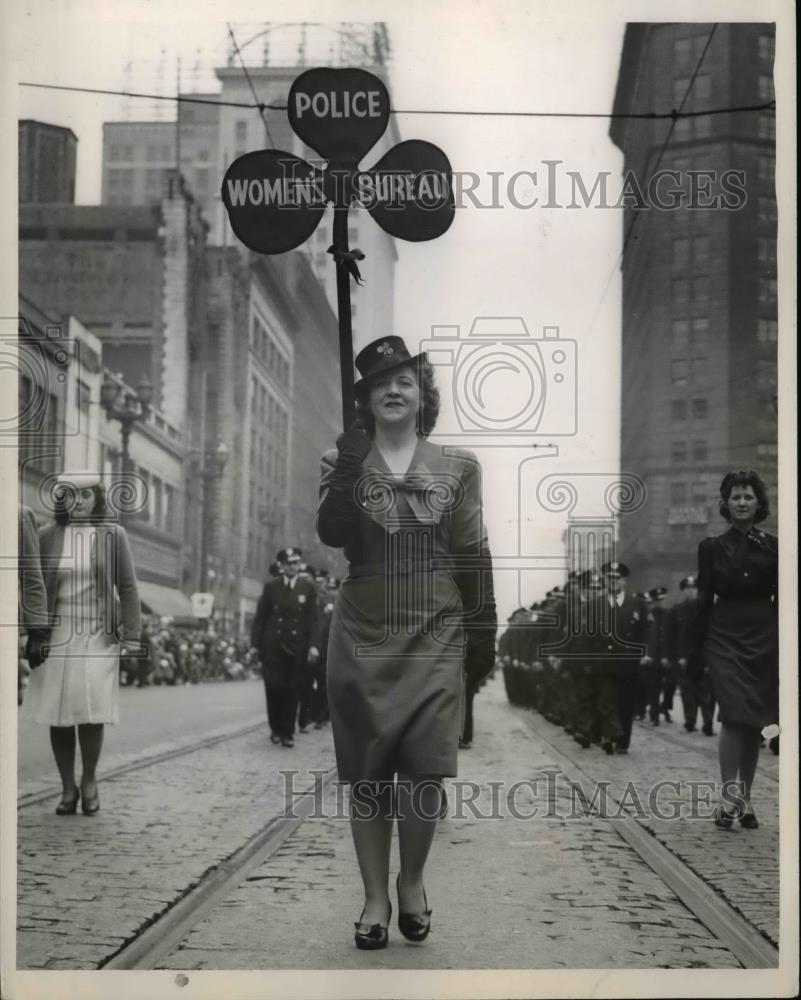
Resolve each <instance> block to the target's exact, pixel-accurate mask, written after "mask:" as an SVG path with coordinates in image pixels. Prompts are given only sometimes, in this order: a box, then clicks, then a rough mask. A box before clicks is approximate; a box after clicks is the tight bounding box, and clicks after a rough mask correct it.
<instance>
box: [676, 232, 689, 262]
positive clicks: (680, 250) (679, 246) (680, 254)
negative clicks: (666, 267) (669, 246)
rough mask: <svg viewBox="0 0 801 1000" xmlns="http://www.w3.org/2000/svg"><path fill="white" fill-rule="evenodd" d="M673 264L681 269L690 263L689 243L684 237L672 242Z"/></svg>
mask: <svg viewBox="0 0 801 1000" xmlns="http://www.w3.org/2000/svg"><path fill="white" fill-rule="evenodd" d="M673 263H674V265H679V266H681V267H685V266H686V265H687V264H689V263H690V241H689V240H688V239H687V238H686V237H684V236H682V237H679V238H678V239H675V240H673Z"/></svg>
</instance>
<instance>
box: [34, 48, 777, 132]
mask: <svg viewBox="0 0 801 1000" xmlns="http://www.w3.org/2000/svg"><path fill="white" fill-rule="evenodd" d="M237 51H238V50H237ZM242 69H243V70H245V73H246V76H247V78H248V82H249V83H250V85H251V91H252V92H253V97H254V101H255V103H253V104H249V103H247V102H245V101H212V100H209V99H208V98H204V97H191V96H189V95H186V94H179V95H169V94H145V93H137V92H134V91H131V90H104V89H101V88H97V87H72V86H67V85H65V84H56V83H32V82H30V81H24V80H21V81H20V83H19V86H20V87H34V88H38V89H41V90H64V91H71V92H73V93H78V94H108V95H110V96H112V97H141V98H143V99H145V100H149V101H175V102H178V103H183V104H218V105H220V106H221V107H226V108H247V109H249V110H257V111H259V112H264V111H286V109H287V105H286V104H267V103H266V102H264V101H260V100H259V99H258V97H257V95H256V93H255V90H254V89H253V84H252V81H251V80H250V77H249V75H248V74H247V70H246V69H245V66H244V65H243V66H242ZM683 103H684V102H682V105H683ZM775 110H776V102H775V101H765V102H763V103H762V104H743V105H738V106H732V107H725V108H707V109H705V110H703V111H683V112H682V111H681V110H676V109H675V108H673V109H671V110H670V111H638V112H611V111H610V112H593V111H586V112H584V111H448V110H434V109H421V108H418V109H406V110H402V109H398V108H393V109H391V110H390V114H393V115H455V116H474V117H485V118H607V119H611V118H632V119H642V120H652V121H657V120H660V119H671V120H673V121H676V120H677V119H679V118H702V117H705V116H707V115H726V114H738V113H745V112H752V111H775ZM265 127H266V122H265ZM270 141H272V140H270Z"/></svg>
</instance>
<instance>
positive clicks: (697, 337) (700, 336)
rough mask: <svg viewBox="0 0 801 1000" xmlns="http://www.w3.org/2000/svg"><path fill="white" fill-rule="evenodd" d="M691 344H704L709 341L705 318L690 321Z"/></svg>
mask: <svg viewBox="0 0 801 1000" xmlns="http://www.w3.org/2000/svg"><path fill="white" fill-rule="evenodd" d="M692 330H693V344H694V345H695V346H698V345H700V344H706V343H707V341H708V340H709V320H708V319H707V317H706V316H696V317H695V319H694V320H693V321H692Z"/></svg>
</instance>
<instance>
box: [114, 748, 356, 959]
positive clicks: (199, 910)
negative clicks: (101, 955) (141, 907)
mask: <svg viewBox="0 0 801 1000" xmlns="http://www.w3.org/2000/svg"><path fill="white" fill-rule="evenodd" d="M336 773H337V771H336V768H335V767H332V768H331V769H330V770H328V771H327V772H326V774H325V776H324V777H323V779H322V781H321V783H320V785H319V788H320V790H321V791H325V790H326V789H327V788H328V787H329V786H330V784H331V782H332V781H333V779H334V777H335V775H336ZM316 794H317V793H316V792H315V794H311V793H310V794H306V795H300V796H299V798H300V801H299V802H298V804H297V805H296V806H295V807H294V813H293V815H289V816H287V815H281V814H279V815H278V816H274V817H272V819H270V820H269V822H268V823H267V824H266V825H265V826H264V827H262V829H261V830H259V831H258V832H257V833H255V834H254V835H253V836H252V837H249V838H248V840H246V841H245V843H244V844H242V845H241V846H240V847H238V848H237V849H236V850H235V851H234V852H233V853H232V854H230V855H228V857H227V858H225V859H224V860H223V861H221V862H219V863H218V864H215V865H213V866H212V867H211V868H209V869H207V871H206V872H204V873H203V875H201V876H200V878H198V879H197V881H195V882H193V883H192V884H190V885H189V886H187V888H186V889H185V890H184V891H183V892H182V893H181V894H180V895H179V896H178V897H176V898H175V899H174V900H173V901H172V902H171V903H169V904H168V905H167V907H166V908H165V909H164V910H163V911H162V912H161V913H160V914H158V915H157V916H155V917H154V918H152V919H151V920H150V921H149V922H148V923H147V924H146V925H145V926H144V927H142V928H140V929H139V930H137V931H136V933H135V934H134V935H132V937H131V938H130V939H129V940H128V941H127V942H126V943H125V944H124V945H123V946H122V947H121V948H120V949H119V950H118V951H116V952H114V953H113V954H112V955H111V956H109V957H108V958H105V959H103V961H102V962H100V964H99V965H98V968H99V969H116V970H126V969H128V970H130V969H154V968H155V967H156V965H157V964H158V963H159V962H160V961H161V960H162V959H164V958H166V957H167V956H168V955H169V954H170V953H171V952H172V951H174V949H175V948H176V947H177V946H178V945H179V944H180V942H181V941H182V940H183V939H184V938H185V937H187V935H188V934H189V933H190V932H191V931H192V929H193V928H194V927H196V926H197V925H198V924H199V923H200V922H201V921H202V920H203V919H204V918H205V917H206V915H207V914H208V913H210V912H211V911H212V910H213V909H214V908H215V907H216V906H217V905H218V904H219V903H221V902H222V901H223V900H224V899H226V898H227V897H228V896H229V895H230V894H231V893H232V892H233V891H234V890H235V889H236V888H238V886H240V885H241V884H242V883H243V882H244V881H245V880H246V879H247V878H248V875H249V874H250V873H251V872H252V871H254V870H255V869H257V868H258V867H259V866H260V865H262V864H264V862H265V861H267V860H268V859H269V858H270V857H272V856H273V855H274V854H275V853H276V852H277V851H278V850H279V849H280V848H281V846H282V845H283V844H284V842H285V841H286V840H287V839H288V838H289V837H291V836H292V834H293V833H294V832H295V830H296V829H297V828H298V827H299V826H300V825H301V824H302V823H303V822H304V820H306V819H307V818H308V816H309V813H310V812H311V811H312V809H313V808H314V807H315V805H316V802H315V795H316Z"/></svg>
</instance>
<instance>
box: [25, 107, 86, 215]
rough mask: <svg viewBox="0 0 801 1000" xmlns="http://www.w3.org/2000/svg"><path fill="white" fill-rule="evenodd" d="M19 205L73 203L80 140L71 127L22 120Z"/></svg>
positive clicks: (26, 119) (29, 119) (28, 119)
mask: <svg viewBox="0 0 801 1000" xmlns="http://www.w3.org/2000/svg"><path fill="white" fill-rule="evenodd" d="M17 130H18V135H19V203H20V204H21V205H30V204H33V203H39V204H41V203H44V202H47V203H49V204H54V203H62V204H72V203H74V201H75V170H76V160H77V154H78V138H77V136H76V135H75V133H74V132H73V131H72V129H71V128H63V127H62V126H60V125H49V124H47V123H46V122H37V121H34V120H33V119H31V118H23V119H21V120H20V121H19V123H18V126H17Z"/></svg>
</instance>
